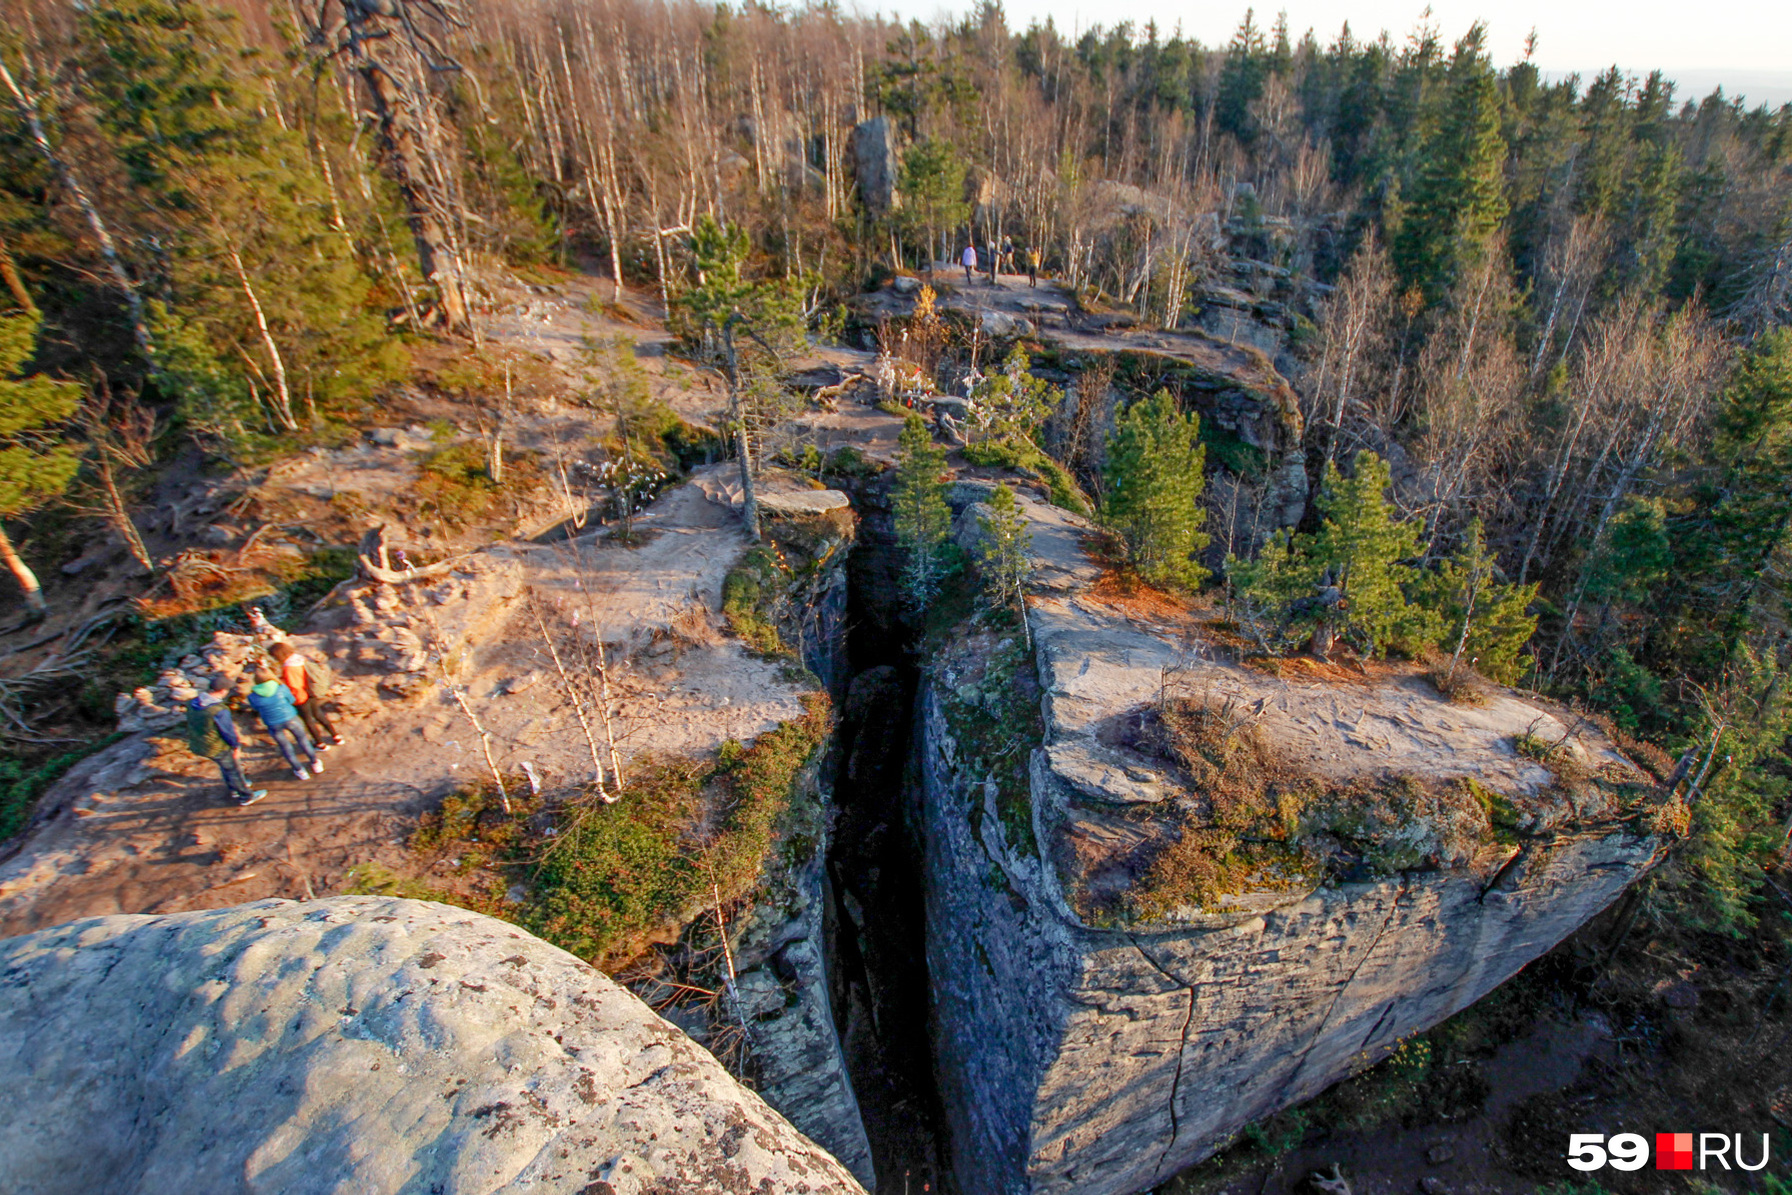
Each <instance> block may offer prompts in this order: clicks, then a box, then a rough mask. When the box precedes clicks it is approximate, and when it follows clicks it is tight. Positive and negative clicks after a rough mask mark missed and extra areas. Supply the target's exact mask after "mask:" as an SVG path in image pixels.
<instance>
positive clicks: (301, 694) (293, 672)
mask: <svg viewBox="0 0 1792 1195" xmlns="http://www.w3.org/2000/svg"><path fill="white" fill-rule="evenodd" d="M268 654H269V655H270V656H273V657H274V662H275V663H276V664H278V665H280V682H281V683H282V684H284V685H285V686H286V687H287V688H288V689H291V690H292V703H293V706H294V708H296V709H297V710H298V711H299V717H300V718H303V719H304V721H305V729H306V730H308V731H310V732H311V741H312V742H314V743H316V744H317V749H318V750H319V751H328V750H329V749H330V748H331V747H340V746H342V744H343V743H344V742H345V741H346V740H345V739H344V738H343V737H342V735H341V734H340V733H338V732H337V730H336V727H335V725H334V724H333V723H332V722H331V721H330V716H329V715H328V714H326V713H324V695H325V694H327V693H328V692H329V691H330V685H331V683H332V682H334V680H335V677H334V676H332V675H331V674H330V667H329V665H327V664H325V663H324V662H323V661H321V660H319V661H317V662H315V663H314V662H312V661H311V660H308V659H306V658H305V657H304V656H302V655H300V654H299V653H298V652H297V651H296V650H295V649H294V648H293V645H292V644H290V643H276V644H274V646H272V647H270V648H268Z"/></svg>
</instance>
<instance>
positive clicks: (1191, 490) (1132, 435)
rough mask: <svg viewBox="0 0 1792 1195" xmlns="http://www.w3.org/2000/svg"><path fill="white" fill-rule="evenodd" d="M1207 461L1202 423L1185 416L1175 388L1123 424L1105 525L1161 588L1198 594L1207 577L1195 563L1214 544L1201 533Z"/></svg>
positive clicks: (1112, 445)
mask: <svg viewBox="0 0 1792 1195" xmlns="http://www.w3.org/2000/svg"><path fill="white" fill-rule="evenodd" d="M1206 461H1207V450H1206V447H1205V446H1204V445H1203V444H1202V443H1201V420H1200V417H1199V416H1198V415H1195V414H1194V413H1192V412H1191V413H1189V414H1187V415H1184V414H1182V413H1181V412H1180V411H1178V410H1177V409H1176V400H1175V399H1173V398H1171V397H1170V394H1169V391H1167V390H1159V391H1158V392H1157V393H1156V394H1155V395H1153V396H1152V397H1151V398H1149V399H1146V400H1144V401H1143V402H1136V403H1134V404H1133V405H1132V406H1131V407H1129V408H1127V410H1126V412H1125V413H1124V414H1122V415H1121V416H1120V417H1119V419H1118V420H1117V421H1116V422H1115V425H1114V434H1113V435H1112V436H1111V437H1110V438H1109V440H1108V461H1107V476H1106V481H1107V496H1106V498H1105V500H1104V501H1103V502H1102V508H1101V520H1102V522H1103V523H1104V524H1105V525H1106V526H1107V527H1108V528H1110V529H1111V530H1112V531H1114V532H1115V533H1116V534H1117V535H1119V537H1120V540H1121V542H1122V544H1123V545H1124V546H1125V549H1126V558H1127V562H1128V563H1129V564H1130V565H1131V566H1132V567H1133V569H1134V570H1136V571H1137V572H1138V574H1139V576H1141V577H1143V578H1144V579H1145V580H1147V581H1150V582H1151V583H1153V584H1156V585H1173V586H1179V587H1182V588H1186V589H1193V588H1194V587H1196V586H1198V585H1200V584H1201V582H1203V581H1205V580H1206V579H1207V570H1206V569H1205V568H1203V567H1202V566H1201V565H1200V564H1199V563H1197V562H1196V561H1195V558H1194V556H1195V553H1196V552H1199V551H1200V550H1201V549H1203V548H1205V547H1206V546H1207V543H1208V537H1207V535H1206V533H1205V532H1204V531H1202V529H1201V527H1202V524H1203V523H1204V522H1205V521H1206V517H1207V512H1206V511H1205V510H1203V509H1202V507H1201V494H1202V491H1203V490H1204V489H1205V487H1206V484H1207V479H1206V474H1205V471H1204V470H1205V466H1206Z"/></svg>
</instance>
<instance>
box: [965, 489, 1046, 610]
mask: <svg viewBox="0 0 1792 1195" xmlns="http://www.w3.org/2000/svg"><path fill="white" fill-rule="evenodd" d="M981 525H982V532H983V537H982V542H981V543H980V544H979V545H978V549H977V572H978V575H979V576H980V577H981V578H982V581H983V592H984V594H985V595H986V596H987V597H988V598H989V600H990V602H991V603H993V604H994V605H995V606H996V607H997V608H998V609H1000V608H1003V607H1007V608H1014V609H1019V610H1020V611H1021V615H1022V618H1023V619H1024V618H1025V609H1024V605H1023V603H1024V601H1025V595H1026V587H1027V579H1028V578H1029V577H1031V576H1032V574H1033V561H1032V558H1031V557H1030V556H1029V555H1028V552H1029V551H1030V550H1031V549H1032V546H1033V532H1032V530H1031V528H1030V527H1029V526H1028V525H1027V516H1026V515H1025V514H1023V513H1022V512H1021V509H1020V503H1019V502H1017V501H1015V498H1014V491H1013V490H1011V489H1009V488H1008V487H1007V486H1006V485H1000V484H998V485H997V486H996V488H995V490H994V491H993V492H992V493H991V494H990V496H989V513H988V514H987V515H984V516H982V519H981Z"/></svg>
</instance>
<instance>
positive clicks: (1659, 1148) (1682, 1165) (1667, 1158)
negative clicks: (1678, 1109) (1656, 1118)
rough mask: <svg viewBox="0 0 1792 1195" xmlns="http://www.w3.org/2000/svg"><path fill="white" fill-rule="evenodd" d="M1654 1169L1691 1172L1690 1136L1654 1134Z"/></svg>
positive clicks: (1687, 1134) (1685, 1134)
mask: <svg viewBox="0 0 1792 1195" xmlns="http://www.w3.org/2000/svg"><path fill="white" fill-rule="evenodd" d="M1655 1168H1656V1169H1657V1170H1691V1169H1692V1134H1691V1133H1657V1134H1655Z"/></svg>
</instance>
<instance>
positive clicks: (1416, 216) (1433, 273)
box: [1393, 24, 1506, 302]
mask: <svg viewBox="0 0 1792 1195" xmlns="http://www.w3.org/2000/svg"><path fill="white" fill-rule="evenodd" d="M1486 34H1487V30H1486V28H1485V27H1484V26H1482V25H1479V24H1477V25H1475V26H1474V27H1472V28H1471V29H1470V30H1469V31H1468V34H1467V35H1466V36H1465V37H1464V38H1463V39H1462V40H1461V41H1459V42H1457V43H1456V53H1455V56H1454V57H1453V58H1452V59H1451V60H1450V69H1449V74H1448V76H1447V80H1448V89H1447V92H1446V95H1445V101H1444V102H1445V105H1446V106H1445V108H1444V111H1443V114H1442V119H1441V121H1440V122H1439V124H1438V128H1437V132H1436V133H1435V134H1434V135H1433V136H1432V137H1430V138H1429V139H1428V140H1427V142H1426V144H1425V147H1424V150H1423V152H1422V153H1421V154H1420V157H1419V168H1418V176H1417V178H1416V179H1414V181H1413V184H1412V188H1411V190H1410V191H1409V192H1408V193H1407V194H1406V196H1405V204H1404V208H1403V211H1402V216H1401V222H1400V228H1399V231H1398V233H1397V235H1396V236H1395V237H1394V238H1393V255H1394V261H1395V264H1396V265H1397V266H1398V267H1399V268H1400V272H1401V275H1402V277H1403V278H1404V279H1405V280H1406V283H1407V284H1408V285H1409V286H1416V287H1418V288H1419V289H1420V291H1421V292H1423V294H1424V296H1425V298H1426V299H1427V300H1429V301H1431V302H1437V301H1438V300H1440V299H1441V298H1442V297H1443V296H1444V295H1445V294H1446V293H1448V291H1449V289H1450V286H1451V284H1452V283H1454V282H1455V281H1456V279H1458V278H1459V277H1461V276H1462V275H1463V274H1464V273H1465V272H1466V271H1467V268H1468V267H1469V266H1470V265H1471V264H1473V263H1474V262H1475V261H1477V260H1479V256H1480V254H1482V253H1483V252H1485V251H1486V249H1487V244H1488V241H1489V240H1491V239H1492V237H1493V234H1494V233H1495V231H1496V230H1498V228H1499V226H1500V221H1502V220H1504V219H1505V217H1506V193H1505V164H1506V141H1505V138H1504V137H1503V136H1502V135H1501V133H1500V100H1499V86H1498V82H1497V80H1496V78H1495V76H1494V73H1493V68H1492V66H1491V65H1490V64H1489V63H1488V61H1487V55H1486V54H1485V52H1484V51H1483V48H1482V47H1483V45H1484V43H1485V40H1486Z"/></svg>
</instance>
